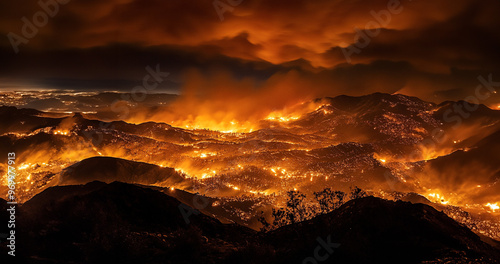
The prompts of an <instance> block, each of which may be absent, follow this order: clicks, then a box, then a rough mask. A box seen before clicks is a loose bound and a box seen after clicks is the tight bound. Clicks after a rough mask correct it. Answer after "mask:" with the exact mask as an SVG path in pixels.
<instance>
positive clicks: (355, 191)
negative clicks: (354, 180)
mask: <svg viewBox="0 0 500 264" xmlns="http://www.w3.org/2000/svg"><path fill="white" fill-rule="evenodd" d="M349 196H350V198H351V200H354V199H358V198H363V197H366V196H367V194H366V192H365V191H363V190H361V189H360V188H359V187H358V186H354V188H351V193H350V194H349Z"/></svg>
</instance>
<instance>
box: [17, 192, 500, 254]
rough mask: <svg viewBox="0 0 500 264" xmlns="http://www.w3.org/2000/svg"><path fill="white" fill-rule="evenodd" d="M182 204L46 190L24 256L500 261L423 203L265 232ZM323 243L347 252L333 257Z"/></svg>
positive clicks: (349, 212) (363, 205)
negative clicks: (332, 244)
mask: <svg viewBox="0 0 500 264" xmlns="http://www.w3.org/2000/svg"><path fill="white" fill-rule="evenodd" d="M179 205H181V203H180V202H179V201H178V200H176V199H175V198H172V197H170V196H168V195H166V194H164V193H161V192H158V191H155V190H152V189H149V188H145V187H139V186H136V185H130V184H125V183H118V182H114V183H110V184H105V183H101V182H92V183H89V184H86V185H83V186H63V187H53V188H49V189H47V190H45V191H43V192H42V193H40V194H38V195H37V196H35V197H34V198H32V199H31V200H30V201H28V202H27V203H25V204H24V205H23V206H22V208H21V214H20V221H21V223H20V227H19V230H22V231H23V232H22V233H23V235H22V237H20V238H19V240H18V244H19V251H18V255H19V256H24V257H25V261H29V262H32V263H69V262H74V263H101V262H108V263H316V262H314V261H317V263H422V262H423V261H426V260H429V261H432V260H435V261H438V262H435V263H446V262H445V261H444V260H445V259H447V260H449V261H451V262H449V263H495V262H494V260H495V259H499V258H500V257H499V253H498V251H497V250H496V249H494V248H493V247H491V246H489V245H488V244H485V243H483V242H482V241H481V240H480V239H479V237H478V236H476V235H475V234H474V233H472V232H471V231H470V230H468V229H467V228H465V227H463V226H461V225H459V224H457V223H456V222H454V221H453V220H452V219H450V218H448V217H447V216H446V215H445V214H443V213H441V212H438V211H436V210H435V209H433V208H432V207H429V206H427V205H423V204H411V203H407V202H390V201H385V200H381V199H378V198H373V197H367V198H363V199H358V200H354V201H350V202H348V203H346V204H345V205H344V206H342V207H341V208H339V209H338V210H336V211H334V212H332V213H329V214H326V215H322V216H319V217H316V218H314V219H312V220H309V221H306V222H303V223H299V224H295V225H292V226H287V227H284V228H281V229H278V230H275V231H273V232H271V233H267V234H261V233H258V232H255V231H252V230H249V229H246V228H243V227H241V226H237V225H226V224H222V223H220V222H219V221H217V220H215V219H213V218H210V217H208V216H205V215H203V214H192V215H189V216H188V217H187V219H188V221H186V215H183V213H182V212H185V213H186V212H187V211H186V208H185V207H181V208H183V211H181V210H180V209H179ZM186 214H189V213H186ZM325 243H326V244H329V243H339V244H340V245H336V244H335V247H332V248H331V251H329V250H330V248H329V249H325V247H324V244H325ZM305 259H306V260H307V261H306V262H304V260H305ZM320 260H321V261H320ZM441 260H443V261H441ZM460 261H465V262H460Z"/></svg>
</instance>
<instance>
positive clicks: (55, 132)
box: [54, 130, 69, 136]
mask: <svg viewBox="0 0 500 264" xmlns="http://www.w3.org/2000/svg"><path fill="white" fill-rule="evenodd" d="M68 134H69V132H68V131H61V130H56V131H54V135H63V136H67V135H68Z"/></svg>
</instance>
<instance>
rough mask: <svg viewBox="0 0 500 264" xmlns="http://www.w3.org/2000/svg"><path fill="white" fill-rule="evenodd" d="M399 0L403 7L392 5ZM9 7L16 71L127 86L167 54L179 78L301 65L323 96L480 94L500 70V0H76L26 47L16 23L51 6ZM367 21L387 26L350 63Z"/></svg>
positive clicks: (6, 20) (73, 82)
mask: <svg viewBox="0 0 500 264" xmlns="http://www.w3.org/2000/svg"><path fill="white" fill-rule="evenodd" d="M54 1H55V0H54ZM43 2H49V1H43ZM223 2H224V1H223ZM388 4H389V6H394V5H396V6H397V7H398V10H400V12H396V13H390V14H391V15H390V17H389V18H388V17H384V14H387V12H388V10H389V8H388ZM0 10H1V11H0V13H1V15H0V32H1V33H2V35H4V36H5V38H3V39H2V40H1V41H0V46H1V47H2V49H1V51H0V54H1V56H2V62H1V64H0V68H1V77H2V80H3V81H4V83H15V82H23V81H24V82H30V83H32V84H38V85H39V86H42V87H46V86H57V87H67V86H72V87H81V88H87V87H88V86H92V87H101V88H103V89H106V88H107V87H109V86H115V88H122V89H127V87H128V86H129V85H134V82H136V81H137V80H140V79H141V78H142V77H143V75H144V68H145V67H146V66H147V65H154V64H157V63H159V64H160V65H161V66H162V67H163V68H164V69H165V71H169V72H171V73H172V80H171V81H172V83H169V84H168V85H169V86H178V87H179V86H182V85H183V84H184V83H185V82H186V81H188V80H186V79H185V78H184V76H187V75H186V74H185V73H186V72H189V70H191V69H197V70H199V71H201V72H202V73H210V72H218V71H221V72H229V73H230V74H231V75H232V76H233V77H234V78H244V77H246V78H253V79H254V80H255V81H256V84H255V85H256V86H258V84H259V83H262V84H263V83H265V81H266V80H274V83H275V84H277V81H276V80H278V81H279V80H282V79H283V78H284V76H290V73H292V75H293V76H295V77H294V78H300V82H299V83H303V84H307V85H311V86H314V87H313V88H312V89H310V91H311V92H312V91H314V92H315V93H316V94H313V95H312V96H325V95H330V96H334V95H337V94H341V93H347V94H364V93H370V92H375V91H386V92H396V91H400V92H403V93H406V94H410V95H416V96H419V97H422V98H423V99H426V100H433V101H440V100H447V99H453V100H456V99H461V98H464V97H466V96H467V95H470V94H471V93H473V91H474V88H475V86H476V85H478V84H479V83H478V81H477V77H478V76H479V75H484V76H487V75H488V74H489V73H493V76H495V77H494V79H495V80H499V79H500V71H499V69H500V67H499V66H500V65H499V58H500V55H499V54H500V53H499V52H498V48H497V47H498V46H499V44H500V33H499V31H498V30H497V29H498V28H499V27H500V19H498V16H497V13H496V11H495V10H500V2H499V1H494V0H491V1H488V0H487V1H480V2H478V1H473V0H460V1H453V0H443V1H432V2H431V1H411V2H410V1H393V0H375V1H360V0H356V1H341V0H318V1H307V0H295V1H282V0H274V1H263V0H244V1H242V3H241V4H240V5H238V6H235V7H234V10H233V11H232V12H225V13H224V17H225V20H224V21H222V22H221V21H220V20H219V16H218V14H217V11H216V10H215V9H214V6H213V1H211V0H206V1H201V0H200V1H195V0H182V1H181V0H172V1H161V0H113V1H97V0H89V1H76V0H73V1H69V3H67V4H65V5H60V6H59V11H58V12H57V14H56V15H55V16H54V17H53V18H49V21H48V23H47V25H46V26H44V27H42V28H40V30H39V32H38V34H37V35H36V36H35V37H33V38H30V39H29V42H28V43H27V44H24V43H23V44H20V45H19V50H20V52H19V54H15V53H14V52H13V49H12V47H11V44H10V43H9V39H8V38H7V34H8V33H9V32H13V33H16V34H18V35H22V26H23V22H22V21H21V18H22V17H23V16H26V17H27V18H28V19H31V18H32V17H33V14H35V13H36V12H37V11H40V10H42V9H41V7H40V6H39V5H38V4H37V1H27V0H20V1H15V2H14V1H3V2H2V3H0ZM383 20H385V21H386V22H387V23H383ZM377 23H378V25H379V26H380V27H381V28H380V29H378V28H377ZM367 26H368V27H367ZM355 28H359V29H360V30H361V32H368V31H371V32H375V31H376V32H378V34H377V35H376V36H374V37H371V38H370V40H369V43H368V45H367V46H366V47H364V48H363V49H361V52H360V53H359V54H357V53H356V54H353V55H352V57H351V59H352V61H351V62H352V64H347V63H346V58H345V57H344V53H343V51H342V48H347V47H349V46H351V47H352V46H353V45H356V39H357V38H358V36H357V34H358V33H356V30H355ZM363 30H368V31H363ZM344 51H345V50H344ZM497 76H498V77H497ZM267 83H273V82H267ZM178 87H177V88H178ZM235 89H237V88H235ZM290 89H292V88H290ZM294 89H300V88H299V87H297V88H294ZM302 89H304V88H302Z"/></svg>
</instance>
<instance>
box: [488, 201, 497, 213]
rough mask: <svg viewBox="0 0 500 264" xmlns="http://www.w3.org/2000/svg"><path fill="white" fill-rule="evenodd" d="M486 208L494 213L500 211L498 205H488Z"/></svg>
mask: <svg viewBox="0 0 500 264" xmlns="http://www.w3.org/2000/svg"><path fill="white" fill-rule="evenodd" d="M486 206H487V207H489V208H490V209H491V211H493V212H495V211H496V210H498V209H500V206H498V203H494V204H492V203H487V204H486Z"/></svg>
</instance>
